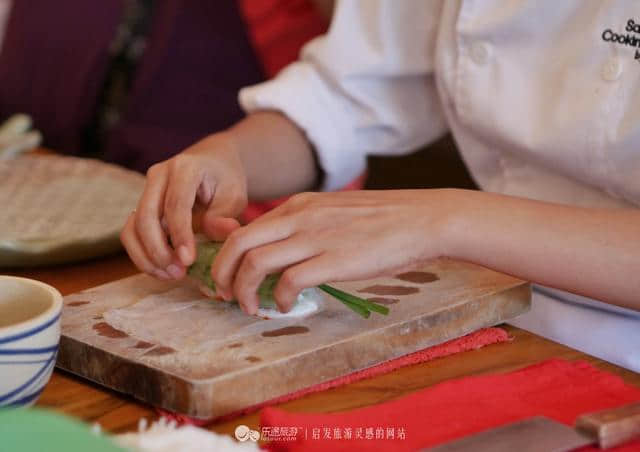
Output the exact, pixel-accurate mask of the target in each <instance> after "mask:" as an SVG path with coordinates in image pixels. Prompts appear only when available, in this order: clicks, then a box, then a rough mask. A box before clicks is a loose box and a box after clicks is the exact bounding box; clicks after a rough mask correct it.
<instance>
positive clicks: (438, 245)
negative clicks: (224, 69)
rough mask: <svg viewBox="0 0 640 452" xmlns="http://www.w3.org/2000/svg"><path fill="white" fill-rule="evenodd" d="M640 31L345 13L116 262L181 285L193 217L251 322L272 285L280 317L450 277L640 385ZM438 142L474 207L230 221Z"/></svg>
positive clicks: (154, 203)
mask: <svg viewBox="0 0 640 452" xmlns="http://www.w3.org/2000/svg"><path fill="white" fill-rule="evenodd" d="M639 24H640V8H638V4H637V2H635V1H633V0H627V1H624V0H621V1H607V2H602V1H599V0H590V1H583V0H566V1H562V2H551V1H533V0H531V1H504V0H482V1H474V0H457V1H454V0H448V1H419V0H415V1H414V0H401V1H398V0H361V1H357V0H351V1H348V0H345V1H341V2H338V4H337V6H336V11H335V16H334V20H333V23H332V25H331V28H330V30H329V32H328V34H327V35H325V36H322V37H320V38H317V39H315V40H314V41H312V42H311V43H309V44H308V45H307V46H306V47H305V48H304V50H303V52H302V55H301V58H300V60H299V61H298V62H296V63H294V64H292V65H290V66H289V67H287V68H286V69H285V70H283V71H282V72H281V73H280V74H279V75H278V77H276V78H275V79H274V80H272V81H268V82H266V83H262V84H260V85H257V86H252V87H248V88H245V89H243V90H242V91H241V92H240V102H241V104H242V106H243V107H244V108H245V110H246V111H247V112H248V113H249V115H248V116H247V118H246V119H244V120H243V121H242V122H240V123H238V124H237V125H235V126H234V127H232V128H231V129H229V130H228V131H226V132H223V133H219V134H214V135H211V136H209V137H207V138H205V139H204V140H202V141H201V142H199V143H196V144H195V145H194V146H192V147H190V148H188V149H187V150H185V151H184V152H183V153H182V154H180V155H179V156H177V157H175V158H173V159H171V160H168V161H166V162H163V163H161V164H158V165H156V166H155V167H153V168H152V169H151V170H150V173H149V177H148V182H147V186H146V189H145V193H144V195H143V197H142V199H141V201H140V205H139V207H138V209H137V211H136V212H134V213H133V214H132V215H131V217H130V218H129V220H128V222H127V225H126V226H125V228H124V230H123V233H122V240H123V243H124V245H125V247H126V248H127V251H128V252H129V254H130V256H131V258H132V259H133V260H134V262H136V264H137V265H138V266H139V267H140V268H141V269H143V270H144V271H147V272H149V273H151V274H154V275H156V276H158V277H162V278H167V277H170V278H181V277H182V276H183V275H184V271H185V267H186V266H187V265H189V264H190V263H191V262H192V261H193V259H194V254H195V248H194V242H193V233H192V231H191V208H192V206H193V204H194V200H196V201H197V202H199V203H200V204H203V205H205V206H206V213H205V215H204V217H203V229H204V231H205V232H206V233H207V234H209V235H210V236H211V237H213V238H215V239H221V238H224V237H226V236H227V235H228V234H229V233H231V235H230V236H229V238H228V240H227V243H226V244H225V246H224V248H223V250H222V252H221V254H220V255H219V256H218V258H217V259H216V261H215V263H214V266H213V277H214V279H215V281H216V282H217V284H218V286H219V291H220V292H221V293H222V294H223V296H225V297H226V298H230V297H231V296H235V297H237V298H238V299H239V301H240V303H241V305H242V306H243V309H245V310H246V311H247V312H249V313H253V312H255V310H256V308H257V299H256V295H255V290H256V287H257V284H258V283H259V282H260V281H261V280H262V278H263V277H264V276H265V275H266V274H268V273H272V272H275V271H280V270H284V274H283V277H282V279H281V282H280V284H279V285H278V287H277V289H276V293H275V294H276V298H277V299H278V303H279V306H280V307H281V308H282V309H287V308H288V307H290V306H291V304H292V302H293V300H294V299H295V296H296V294H297V292H298V291H299V290H300V289H301V288H303V287H310V286H313V285H316V284H318V283H321V282H326V281H331V280H345V279H355V278H363V277H369V276H373V275H377V274H381V273H389V272H391V271H396V270H398V269H400V268H408V267H411V266H412V265H415V264H416V263H418V262H421V261H424V260H426V259H430V258H434V257H440V256H449V257H452V258H457V259H463V260H466V261H470V262H475V263H478V264H480V265H484V266H487V267H490V268H494V269H496V270H499V271H503V272H507V273H510V274H513V275H516V276H518V277H521V278H524V279H528V280H531V281H533V282H534V283H536V285H535V288H534V295H533V308H532V311H531V312H530V313H528V314H525V315H523V316H521V317H520V318H518V319H516V320H514V321H513V323H514V324H515V325H518V326H520V327H522V328H525V329H528V330H531V331H533V332H535V333H538V334H541V335H543V336H546V337H549V338H551V339H553V340H556V341H558V342H561V343H564V344H567V345H569V346H571V347H574V348H577V349H579V350H582V351H585V352H587V353H590V354H593V355H595V356H598V357H601V358H603V359H606V360H609V361H611V362H614V363H616V364H619V365H622V366H624V367H627V368H630V369H633V370H636V371H640V312H639V311H640V210H639V209H638V205H639V204H640V25H639ZM447 130H450V131H451V132H452V133H453V136H454V137H455V140H456V142H457V144H458V147H459V149H460V151H461V153H462V156H463V158H464V160H465V162H466V164H467V166H468V167H469V169H470V171H471V172H472V174H473V176H474V178H475V179H476V181H477V182H478V184H479V185H480V187H481V188H482V189H483V191H482V192H477V191H465V190H413V191H381V192H352V193H320V194H315V193H314V194H302V195H297V196H294V197H293V198H292V199H291V200H290V201H288V202H287V203H286V204H284V205H283V206H281V207H279V208H277V209H276V210H274V211H272V212H270V213H268V214H266V215H265V216H263V217H261V218H260V219H258V220H256V221H255V222H253V223H251V224H249V225H247V226H244V227H240V228H238V225H237V223H236V222H235V221H234V220H232V219H230V218H226V217H232V216H234V215H235V214H236V213H237V212H238V211H239V210H240V209H241V207H242V206H243V205H244V203H245V202H246V199H247V196H248V197H249V198H259V197H261V196H264V197H267V196H274V195H275V196H280V195H285V194H290V193H294V192H296V191H302V190H310V189H314V188H321V189H322V190H323V191H331V190H333V189H335V188H337V187H340V186H342V185H344V184H345V183H346V182H347V181H349V180H351V179H352V178H353V177H354V176H355V175H357V174H359V173H360V172H361V171H362V170H363V169H364V168H365V164H366V156H367V155H371V154H399V153H403V152H407V151H409V150H412V149H416V148H418V147H419V146H422V145H424V144H425V143H428V142H430V141H433V140H435V139H436V138H438V137H439V136H441V135H442V134H444V133H445V132H446V131H447ZM163 221H164V222H166V224H162V223H163ZM166 235H169V236H170V239H171V243H172V244H173V248H171V247H169V245H168V239H167V237H166ZM578 294H579V295H578ZM598 300H600V301H598Z"/></svg>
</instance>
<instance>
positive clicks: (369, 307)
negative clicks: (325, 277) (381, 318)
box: [318, 284, 389, 317]
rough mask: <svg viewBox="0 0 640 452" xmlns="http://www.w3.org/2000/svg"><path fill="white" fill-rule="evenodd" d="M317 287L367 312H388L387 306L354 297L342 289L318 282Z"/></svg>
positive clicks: (385, 313) (384, 313) (386, 313)
mask: <svg viewBox="0 0 640 452" xmlns="http://www.w3.org/2000/svg"><path fill="white" fill-rule="evenodd" d="M318 289H320V290H323V291H324V292H326V293H328V294H329V295H331V296H333V297H335V298H337V299H338V300H340V301H342V302H343V303H345V304H347V303H351V304H352V305H356V306H359V307H361V308H363V309H365V310H366V311H367V312H369V311H374V312H377V313H379V314H382V315H388V314H389V308H387V307H386V306H382V305H380V304H377V303H373V302H371V301H369V300H365V299H364V298H360V297H356V296H355V295H352V294H350V293H347V292H343V291H342V290H340V289H336V288H335V287H331V286H328V285H326V284H320V285H319V286H318ZM367 317H368V316H367Z"/></svg>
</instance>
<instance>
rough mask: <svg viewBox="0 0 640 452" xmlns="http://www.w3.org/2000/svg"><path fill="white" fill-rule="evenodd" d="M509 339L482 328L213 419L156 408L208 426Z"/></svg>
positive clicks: (183, 421)
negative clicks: (191, 416) (193, 416)
mask: <svg viewBox="0 0 640 452" xmlns="http://www.w3.org/2000/svg"><path fill="white" fill-rule="evenodd" d="M508 340H509V335H508V334H507V332H506V331H505V330H503V329H502V328H495V327H494V328H485V329H482V330H478V331H474V332H473V333H471V334H467V335H466V336H462V337H459V338H457V339H453V340H451V341H449V342H445V343H443V344H439V345H434V346H433V347H429V348H425V349H423V350H420V351H417V352H415V353H411V354H409V355H405V356H401V357H400V358H396V359H392V360H391V361H387V362H384V363H381V364H378V365H377V366H373V367H369V368H367V369H363V370H360V371H357V372H354V373H352V374H349V375H345V376H342V377H338V378H335V379H333V380H329V381H326V382H324V383H320V384H318V385H315V386H311V387H308V388H304V389H301V390H299V391H296V392H293V393H291V394H286V395H283V396H280V397H276V398H275V399H271V400H268V401H266V402H263V403H260V404H258V405H254V406H250V407H247V408H244V409H242V410H239V411H236V412H234V413H231V414H227V415H225V416H222V417H219V418H216V419H205V420H202V419H194V418H190V417H189V416H184V415H182V414H177V413H171V412H169V411H165V410H162V409H160V408H158V409H157V411H158V413H159V414H160V415H161V416H162V417H165V418H167V419H169V420H173V421H176V423H178V424H179V425H183V424H192V425H207V424H211V423H213V422H220V421H227V420H230V419H233V418H235V417H238V416H243V415H245V414H249V413H254V412H256V411H258V410H260V409H261V408H264V407H266V406H270V405H276V404H279V403H284V402H288V401H289V400H294V399H299V398H300V397H303V396H305V395H307V394H312V393H314V392H320V391H325V390H327V389H331V388H335V387H338V386H342V385H345V384H348V383H354V382H356V381H360V380H363V379H365V378H371V377H375V376H377V375H382V374H386V373H388V372H391V371H392V370H394V369H398V368H400V367H405V366H409V365H411V364H417V363H421V362H425V361H430V360H432V359H435V358H440V357H443V356H448V355H453V354H454V353H460V352H464V351H467V350H476V349H478V348H481V347H484V346H485V345H489V344H496V343H498V342H505V341H508Z"/></svg>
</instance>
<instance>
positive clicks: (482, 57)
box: [471, 42, 489, 64]
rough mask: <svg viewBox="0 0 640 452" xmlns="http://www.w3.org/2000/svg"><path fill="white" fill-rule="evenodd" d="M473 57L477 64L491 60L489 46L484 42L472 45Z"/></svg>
mask: <svg viewBox="0 0 640 452" xmlns="http://www.w3.org/2000/svg"><path fill="white" fill-rule="evenodd" d="M471 59H472V60H473V62H474V63H476V64H485V63H486V62H487V61H488V60H489V46H488V45H487V44H484V43H482V42H475V43H473V45H472V46H471Z"/></svg>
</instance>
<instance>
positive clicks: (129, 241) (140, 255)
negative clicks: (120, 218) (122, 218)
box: [120, 213, 169, 279]
mask: <svg viewBox="0 0 640 452" xmlns="http://www.w3.org/2000/svg"><path fill="white" fill-rule="evenodd" d="M120 240H121V241H122V244H123V245H124V247H125V249H126V250H127V254H129V257H130V258H131V260H132V261H133V263H134V264H135V265H136V267H138V268H139V269H140V270H142V271H143V272H145V273H148V274H150V275H153V276H156V277H158V278H162V279H168V278H169V275H168V274H167V273H166V272H164V271H162V270H158V269H157V268H156V267H155V265H154V264H153V262H151V260H150V259H149V257H148V256H147V253H146V252H145V250H144V248H143V246H142V244H141V242H140V239H139V238H138V236H137V233H136V228H135V213H132V214H131V215H129V218H128V219H127V222H126V224H125V226H124V228H123V229H122V232H121V233H120Z"/></svg>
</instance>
